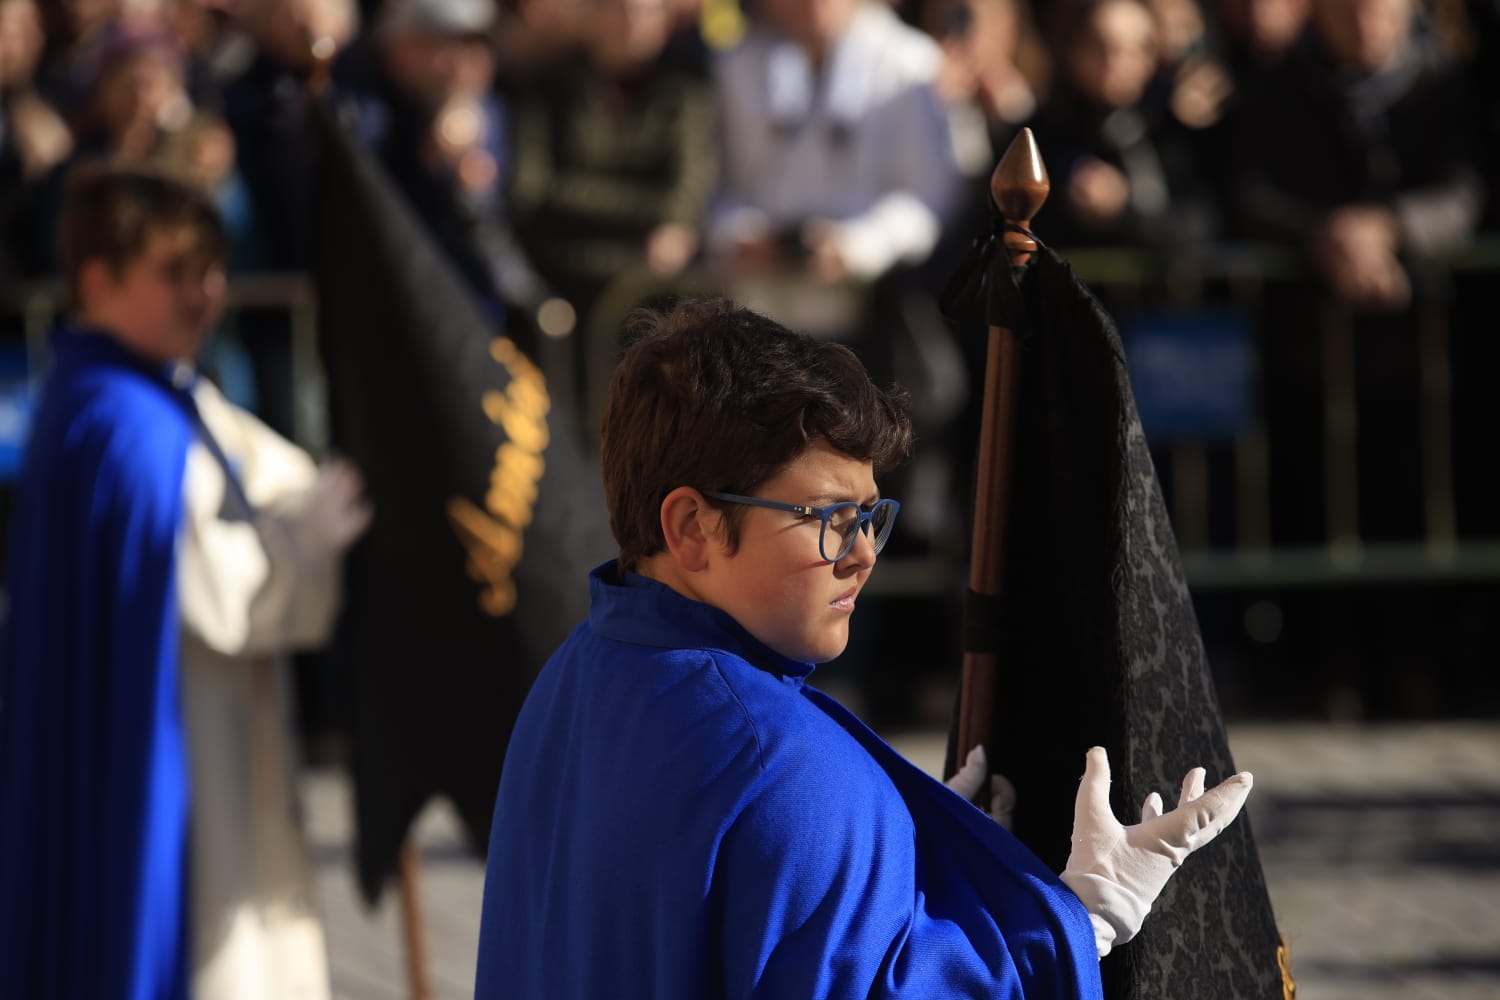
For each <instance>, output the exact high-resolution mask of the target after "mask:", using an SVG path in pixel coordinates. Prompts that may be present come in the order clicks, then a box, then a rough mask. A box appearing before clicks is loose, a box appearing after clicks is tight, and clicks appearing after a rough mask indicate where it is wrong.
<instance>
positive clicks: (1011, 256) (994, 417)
mask: <svg viewBox="0 0 1500 1000" xmlns="http://www.w3.org/2000/svg"><path fill="white" fill-rule="evenodd" d="M1051 189H1052V185H1051V183H1050V182H1049V181H1048V179H1047V169H1046V167H1045V166H1043V164H1042V157H1041V154H1040V152H1039V151H1038V150H1037V146H1036V139H1035V138H1033V137H1032V134H1031V129H1029V128H1023V129H1021V132H1020V134H1019V135H1017V136H1016V137H1015V139H1014V140H1012V141H1011V144H1010V147H1009V148H1008V149H1006V151H1005V155H1004V156H1003V157H1001V159H1000V163H999V165H998V166H996V167H995V172H994V174H993V175H992V176H991V177H990V197H991V199H993V201H994V207H995V209H996V210H997V211H998V212H999V214H1000V217H1001V218H1002V219H1004V220H1005V222H1007V223H1010V224H1014V225H1016V226H1020V227H1022V228H1027V227H1029V226H1030V225H1031V219H1032V217H1033V216H1034V215H1036V212H1037V210H1038V209H1039V208H1041V207H1042V202H1044V201H1046V200H1047V194H1048V192H1049V191H1051ZM1002 240H1003V250H1004V255H1003V256H1002V255H1000V254H996V255H995V257H994V259H993V261H992V262H991V264H990V274H989V276H988V280H989V282H990V286H991V287H992V288H993V286H994V283H995V282H999V281H1004V282H1009V281H1010V280H1011V279H1010V273H1009V269H1010V268H1011V267H1013V266H1014V267H1020V266H1022V265H1024V264H1026V263H1027V262H1028V261H1030V260H1031V254H1032V253H1034V252H1035V251H1036V241H1034V240H1032V239H1029V238H1028V237H1027V236H1025V235H1024V234H1022V233H1018V232H1013V231H1010V230H1009V229H1007V230H1006V232H1005V233H1004V236H1003V237H1002ZM996 299H997V296H996V295H995V294H994V292H993V291H992V292H991V294H990V296H989V308H988V313H989V315H988V316H987V319H988V321H989V328H990V332H989V348H988V351H987V356H986V363H985V373H984V407H983V412H982V415H981V417H980V425H979V469H978V476H977V484H976V486H975V495H974V545H973V548H972V550H971V552H970V556H969V560H970V561H969V589H970V590H972V591H974V593H976V594H978V595H980V597H981V598H995V597H999V596H1000V595H1001V594H1002V593H1003V582H1004V581H1003V577H1004V571H1005V534H1006V527H1007V524H1008V518H1009V515H1010V490H1009V486H1010V470H1011V465H1012V454H1013V448H1012V445H1013V441H1014V436H1015V420H1016V395H1017V391H1018V390H1019V388H1020V378H1019V376H1020V366H1021V353H1020V348H1019V344H1018V343H1017V341H1016V335H1015V331H1014V330H1012V329H1011V328H1010V326H1009V325H1008V324H1009V323H1010V322H1012V320H1011V319H1010V318H1009V317H1005V316H1000V315H998V312H999V310H998V308H997V307H996ZM998 667H999V657H998V656H997V655H996V654H995V653H993V652H974V651H966V652H965V653H964V666H963V680H962V687H961V689H960V692H959V703H958V743H957V753H956V755H955V756H956V760H955V762H954V765H953V766H954V767H958V766H960V765H961V764H962V763H963V761H964V758H965V757H966V756H968V753H969V751H970V750H972V749H973V748H974V747H975V746H977V745H979V744H984V747H985V752H986V753H987V754H989V755H990V760H992V761H993V760H994V759H995V758H994V754H993V752H992V750H993V748H992V747H991V746H990V742H991V729H992V727H993V720H994V712H995V687H996V675H997V673H998Z"/></svg>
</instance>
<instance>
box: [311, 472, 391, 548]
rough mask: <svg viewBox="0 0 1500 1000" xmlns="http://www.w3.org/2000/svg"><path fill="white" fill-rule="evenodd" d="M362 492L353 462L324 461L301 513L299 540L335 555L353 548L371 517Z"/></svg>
mask: <svg viewBox="0 0 1500 1000" xmlns="http://www.w3.org/2000/svg"><path fill="white" fill-rule="evenodd" d="M364 491H365V481H364V477H363V476H362V475H360V472H359V469H358V467H356V466H355V464H354V463H353V462H351V461H349V460H348V459H344V458H331V459H329V460H328V461H326V462H324V463H323V465H322V466H321V467H320V468H319V469H318V481H317V482H316V483H315V484H314V485H313V487H312V489H311V490H309V491H308V495H307V501H306V506H305V507H304V508H303V511H302V517H301V530H302V534H303V537H304V538H307V539H308V540H309V541H311V542H312V544H314V545H316V546H318V547H319V548H321V549H322V550H323V551H325V552H332V553H335V554H337V553H340V552H343V551H344V550H345V549H347V548H348V547H349V546H351V545H353V544H354V543H355V541H357V540H358V539H359V536H360V535H363V534H364V533H365V530H366V529H367V528H369V527H370V521H371V519H372V518H373V517H374V514H375V512H374V509H373V508H372V507H371V506H370V503H369V501H368V500H366V499H365V497H364Z"/></svg>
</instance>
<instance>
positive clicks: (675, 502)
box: [661, 486, 723, 573]
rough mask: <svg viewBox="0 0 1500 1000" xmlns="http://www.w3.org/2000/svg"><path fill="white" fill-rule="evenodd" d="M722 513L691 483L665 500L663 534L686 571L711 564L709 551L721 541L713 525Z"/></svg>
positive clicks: (668, 548)
mask: <svg viewBox="0 0 1500 1000" xmlns="http://www.w3.org/2000/svg"><path fill="white" fill-rule="evenodd" d="M722 516H723V515H722V514H720V513H719V511H717V510H714V509H713V508H712V507H710V506H709V505H708V502H707V501H706V500H704V499H703V494H701V493H699V492H698V491H697V490H695V489H693V488H692V487H691V486H679V487H677V488H676V489H675V490H673V491H672V492H671V493H668V494H667V496H666V499H665V500H663V501H662V502H661V533H662V537H663V538H665V539H666V542H667V551H668V552H670V553H671V554H672V558H673V560H675V561H676V562H677V564H678V565H679V566H681V567H682V569H683V570H685V571H686V572H689V573H696V572H698V571H699V570H702V569H706V568H707V567H708V557H709V551H710V549H711V547H712V546H715V545H717V544H718V539H717V537H716V536H715V534H714V531H713V526H715V525H716V520H715V519H718V518H721V517H722Z"/></svg>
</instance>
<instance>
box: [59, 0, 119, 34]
mask: <svg viewBox="0 0 1500 1000" xmlns="http://www.w3.org/2000/svg"><path fill="white" fill-rule="evenodd" d="M62 11H63V16H64V17H65V18H66V20H67V23H68V28H69V29H70V30H71V31H72V33H73V38H74V39H80V38H87V37H89V36H90V35H92V34H93V33H94V32H96V31H98V30H99V29H100V28H103V27H104V26H105V25H106V24H108V23H109V22H111V21H113V20H114V19H115V18H116V17H118V16H119V15H120V11H121V3H120V0H62Z"/></svg>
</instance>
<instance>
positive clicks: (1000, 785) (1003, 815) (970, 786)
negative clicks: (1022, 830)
mask: <svg viewBox="0 0 1500 1000" xmlns="http://www.w3.org/2000/svg"><path fill="white" fill-rule="evenodd" d="M989 769H990V764H989V759H988V757H987V755H986V754H985V752H984V744H983V743H981V744H979V745H977V746H976V747H974V749H973V750H970V751H969V756H968V758H967V759H966V760H965V761H964V766H963V767H961V768H959V769H958V771H957V772H956V773H955V774H954V775H953V777H951V778H949V779H948V780H947V781H945V782H944V784H946V785H947V786H948V787H949V788H951V789H953V791H955V792H957V793H958V794H959V795H961V796H963V798H964V800H965V801H967V802H973V801H974V796H976V795H978V794H979V790H980V789H981V788H983V787H984V776H985V775H986V774H988V773H989ZM1015 811H1016V787H1015V786H1014V785H1012V784H1011V783H1010V780H1009V779H1008V778H1006V777H1005V775H1003V774H991V775H990V818H991V819H993V820H994V821H995V822H996V823H999V824H1000V825H1001V826H1003V827H1005V829H1007V830H1009V829H1010V828H1011V822H1012V816H1013V815H1014V814H1015Z"/></svg>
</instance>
